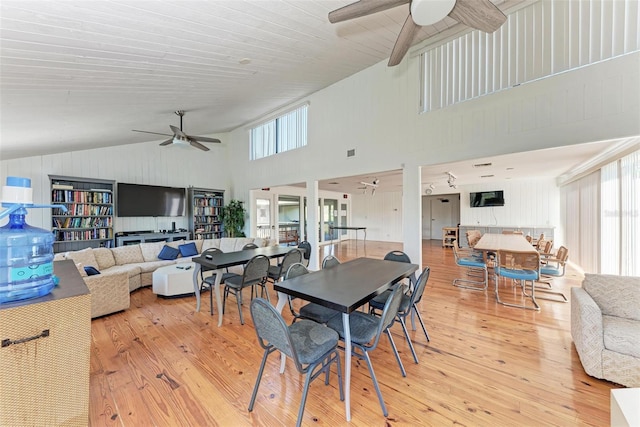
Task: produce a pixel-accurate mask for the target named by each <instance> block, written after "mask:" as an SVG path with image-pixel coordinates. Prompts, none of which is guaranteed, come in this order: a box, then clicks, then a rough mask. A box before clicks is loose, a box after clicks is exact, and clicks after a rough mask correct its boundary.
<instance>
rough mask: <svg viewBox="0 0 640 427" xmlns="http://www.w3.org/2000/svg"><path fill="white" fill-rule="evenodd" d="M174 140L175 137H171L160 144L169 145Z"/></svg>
mask: <svg viewBox="0 0 640 427" xmlns="http://www.w3.org/2000/svg"><path fill="white" fill-rule="evenodd" d="M172 142H173V138H169V139H167V140H166V141H163V142H161V143H160V145H169V144H171V143H172Z"/></svg>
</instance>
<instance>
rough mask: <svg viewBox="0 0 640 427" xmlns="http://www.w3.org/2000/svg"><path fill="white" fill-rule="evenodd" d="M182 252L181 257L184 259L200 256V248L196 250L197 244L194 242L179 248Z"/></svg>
mask: <svg viewBox="0 0 640 427" xmlns="http://www.w3.org/2000/svg"><path fill="white" fill-rule="evenodd" d="M178 249H179V250H180V255H182V256H183V257H188V256H194V255H198V248H196V244H195V243H194V242H191V243H187V244H186V245H180V246H178Z"/></svg>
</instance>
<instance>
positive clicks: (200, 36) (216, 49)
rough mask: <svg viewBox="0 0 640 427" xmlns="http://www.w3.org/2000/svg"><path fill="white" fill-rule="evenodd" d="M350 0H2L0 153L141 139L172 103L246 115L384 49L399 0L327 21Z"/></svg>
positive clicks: (232, 120) (171, 120)
mask: <svg viewBox="0 0 640 427" xmlns="http://www.w3.org/2000/svg"><path fill="white" fill-rule="evenodd" d="M524 1H525V0H506V1H505V0H493V2H494V3H495V4H497V5H498V6H499V7H501V8H503V9H506V8H507V7H513V6H514V5H518V4H522V3H523V2H524ZM350 2H351V1H350V0H210V1H193V0H182V1H177V0H146V1H145V0H121V1H117V0H116V1H103V0H92V1H86V0H68V1H51V0H29V1H25V0H2V1H1V2H0V29H1V32H0V95H1V97H0V102H1V104H0V107H1V112H2V114H1V115H0V159H11V158H19V157H25V156H31V155H40V154H49V153H56V152H68V151H73V150H80V149H88V148H96V147H104V146H113V145H125V144H132V143H138V142H144V141H149V140H150V138H154V137H151V136H149V135H145V134H141V133H135V132H132V131H131V130H132V129H141V130H148V131H153V132H160V133H165V132H168V131H169V125H170V124H173V125H176V126H177V125H179V118H178V117H177V116H175V115H174V114H173V112H174V111H175V110H179V109H182V110H186V111H187V114H186V116H185V117H184V130H185V131H186V132H187V133H189V134H191V135H215V134H216V133H222V132H227V131H230V130H232V129H235V128H237V127H239V126H242V125H244V124H246V123H249V122H251V121H254V120H256V119H258V118H260V117H261V116H264V115H265V114H267V113H269V112H271V111H274V110H276V109H278V108H280V107H282V106H285V105H287V104H290V103H292V102H294V101H296V100H299V99H301V98H303V97H305V96H307V95H309V94H311V93H314V92H316V91H318V90H321V89H323V88H325V87H327V86H329V85H331V84H333V83H335V82H337V81H339V80H342V79H344V78H346V77H348V76H350V75H352V74H354V73H356V72H358V71H360V70H363V69H365V68H367V67H370V66H372V65H373V64H376V63H378V62H380V61H382V60H386V59H387V58H388V57H389V54H390V52H391V50H392V48H393V45H394V43H395V40H396V36H397V34H398V33H399V31H400V29H401V27H402V24H403V22H404V20H405V18H406V16H407V14H408V13H409V6H408V4H405V5H403V6H399V7H396V8H393V9H390V10H387V11H385V12H379V13H376V14H373V15H370V16H367V17H362V18H358V19H354V20H351V21H348V22H342V23H339V24H330V23H329V21H328V19H327V14H328V12H330V11H331V10H333V9H336V8H339V7H342V6H344V5H346V4H349V3H350ZM529 2H530V1H529ZM451 27H454V28H452V29H451V30H449V31H455V30H456V29H458V30H463V29H465V28H466V27H464V26H462V25H459V24H457V23H456V22H455V21H454V20H453V19H451V18H448V17H446V18H445V19H444V20H442V21H441V22H438V23H436V24H435V25H432V26H428V27H423V28H422V30H421V32H420V33H419V34H418V36H417V37H416V40H415V42H416V43H419V42H421V41H424V40H425V39H426V38H428V37H431V36H434V35H437V34H438V33H439V32H440V31H443V30H447V29H449V28H451ZM405 60H406V59H405ZM155 139H158V140H162V139H166V138H162V137H155ZM151 140H153V139H151ZM223 142H224V141H223Z"/></svg>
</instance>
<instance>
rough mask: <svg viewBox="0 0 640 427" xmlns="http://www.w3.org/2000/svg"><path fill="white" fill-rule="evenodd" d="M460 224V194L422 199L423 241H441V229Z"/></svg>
mask: <svg viewBox="0 0 640 427" xmlns="http://www.w3.org/2000/svg"><path fill="white" fill-rule="evenodd" d="M459 223H460V194H441V195H437V196H425V197H423V198H422V236H423V239H432V240H442V228H443V227H456V226H457V225H458V224H459Z"/></svg>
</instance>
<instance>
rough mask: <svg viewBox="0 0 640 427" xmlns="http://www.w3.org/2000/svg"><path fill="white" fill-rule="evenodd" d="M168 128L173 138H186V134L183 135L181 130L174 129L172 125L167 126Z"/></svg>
mask: <svg viewBox="0 0 640 427" xmlns="http://www.w3.org/2000/svg"><path fill="white" fill-rule="evenodd" d="M169 127H170V128H171V130H172V131H173V134H174V135H175V136H179V137H182V138H187V134H186V133H184V132H182V130H181V129H178V128H177V127H175V126H174V125H169Z"/></svg>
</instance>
